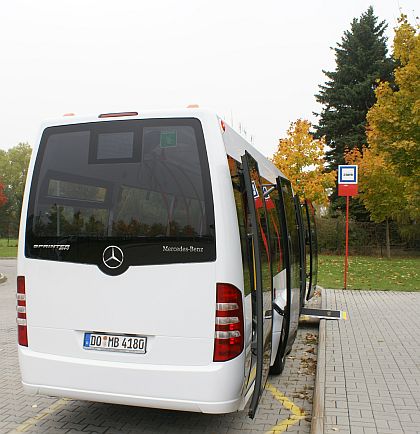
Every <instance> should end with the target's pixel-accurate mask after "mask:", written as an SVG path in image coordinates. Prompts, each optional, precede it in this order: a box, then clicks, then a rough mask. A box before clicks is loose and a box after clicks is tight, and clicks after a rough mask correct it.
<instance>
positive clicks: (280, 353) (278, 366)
mask: <svg viewBox="0 0 420 434" xmlns="http://www.w3.org/2000/svg"><path fill="white" fill-rule="evenodd" d="M285 334H286V333H285V330H284V327H282V329H281V338H280V345H279V348H278V350H277V355H276V358H275V360H274V363H273V366H270V374H271V375H280V374H281V373H282V372H283V369H284V365H285V363H286V348H285V346H286V342H285V340H286V339H285Z"/></svg>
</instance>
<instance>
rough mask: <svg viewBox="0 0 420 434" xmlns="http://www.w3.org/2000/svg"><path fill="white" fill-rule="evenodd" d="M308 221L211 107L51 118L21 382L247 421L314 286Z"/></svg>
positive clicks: (30, 266) (25, 292) (37, 190)
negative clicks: (243, 416) (244, 416)
mask: <svg viewBox="0 0 420 434" xmlns="http://www.w3.org/2000/svg"><path fill="white" fill-rule="evenodd" d="M313 215H314V213H313V208H312V207H311V206H310V205H309V206H308V204H305V206H304V213H303V214H302V212H301V205H300V202H299V199H298V198H297V196H296V195H294V193H293V190H292V187H291V184H290V182H289V181H288V180H287V179H286V178H285V177H284V176H283V175H282V173H281V172H280V171H279V170H278V169H277V168H276V167H275V166H274V165H273V164H272V163H271V161H269V160H268V159H267V158H265V157H264V156H263V155H262V154H261V153H260V152H258V151H257V150H256V149H255V148H254V147H253V146H252V145H251V144H250V143H248V142H247V141H246V140H245V139H244V138H243V137H241V136H240V135H239V134H237V133H236V132H235V131H234V130H233V129H232V128H230V127H229V126H228V125H227V124H226V123H225V122H224V121H223V120H221V119H220V118H219V117H218V116H217V115H216V114H214V113H212V112H209V111H207V110H203V109H200V108H191V109H182V110H176V111H154V112H143V113H137V112H126V113H107V114H101V115H99V116H98V115H97V116H90V117H75V116H68V117H63V118H61V119H59V120H56V121H51V122H47V123H45V124H44V125H43V127H42V129H41V132H40V135H39V138H38V142H37V144H36V146H35V148H34V151H33V156H32V160H31V163H30V167H29V171H28V181H27V184H26V190H25V194H24V201H23V208H22V217H21V225H20V235H19V250H18V280H17V323H18V343H19V346H18V347H19V362H20V369H21V374H22V382H23V386H24V388H25V390H26V391H28V392H31V393H40V394H47V395H52V396H63V397H68V398H73V399H84V400H91V401H99V402H108V403H117V404H126V405H134V406H144V407H155V408H165V409H174V410H186V411H196V412H203V413H228V412H233V411H237V410H242V409H245V408H246V409H247V410H248V413H249V416H250V417H254V415H255V412H256V410H257V407H258V402H259V399H260V397H261V394H262V391H263V389H264V386H265V383H266V380H267V376H268V374H269V371H271V373H272V374H280V373H281V372H282V370H283V366H284V363H285V357H286V354H287V353H288V352H290V350H291V347H292V344H293V341H294V339H295V336H296V332H297V328H298V319H299V314H300V309H301V308H302V306H303V305H304V303H305V301H306V300H307V299H309V298H310V297H311V296H312V294H313V292H314V288H315V286H316V269H317V267H316V234H315V226H314V221H313ZM308 246H309V249H308ZM308 252H309V257H310V266H308V267H307V265H309V263H308V264H306V253H308ZM307 268H308V270H309V272H307Z"/></svg>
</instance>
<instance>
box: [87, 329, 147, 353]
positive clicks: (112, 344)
mask: <svg viewBox="0 0 420 434" xmlns="http://www.w3.org/2000/svg"><path fill="white" fill-rule="evenodd" d="M146 343H147V338H145V337H144V336H136V335H111V334H108V333H85V336H84V339H83V348H84V349H85V350H99V351H119V352H122V353H137V354H145V353H146Z"/></svg>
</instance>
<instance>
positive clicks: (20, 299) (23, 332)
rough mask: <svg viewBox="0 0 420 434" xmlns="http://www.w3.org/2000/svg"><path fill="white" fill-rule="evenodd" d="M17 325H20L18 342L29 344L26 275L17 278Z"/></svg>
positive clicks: (24, 344)
mask: <svg viewBox="0 0 420 434" xmlns="http://www.w3.org/2000/svg"><path fill="white" fill-rule="evenodd" d="M16 298H17V306H16V310H17V319H16V322H17V327H18V343H19V345H22V346H25V347H27V346H28V329H27V325H26V292H25V277H24V276H18V278H17V293H16Z"/></svg>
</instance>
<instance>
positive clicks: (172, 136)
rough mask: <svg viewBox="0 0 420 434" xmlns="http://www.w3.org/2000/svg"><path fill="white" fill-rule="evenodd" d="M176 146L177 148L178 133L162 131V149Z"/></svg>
mask: <svg viewBox="0 0 420 434" xmlns="http://www.w3.org/2000/svg"><path fill="white" fill-rule="evenodd" d="M174 146H176V131H161V132H160V147H161V148H173V147H174Z"/></svg>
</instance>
